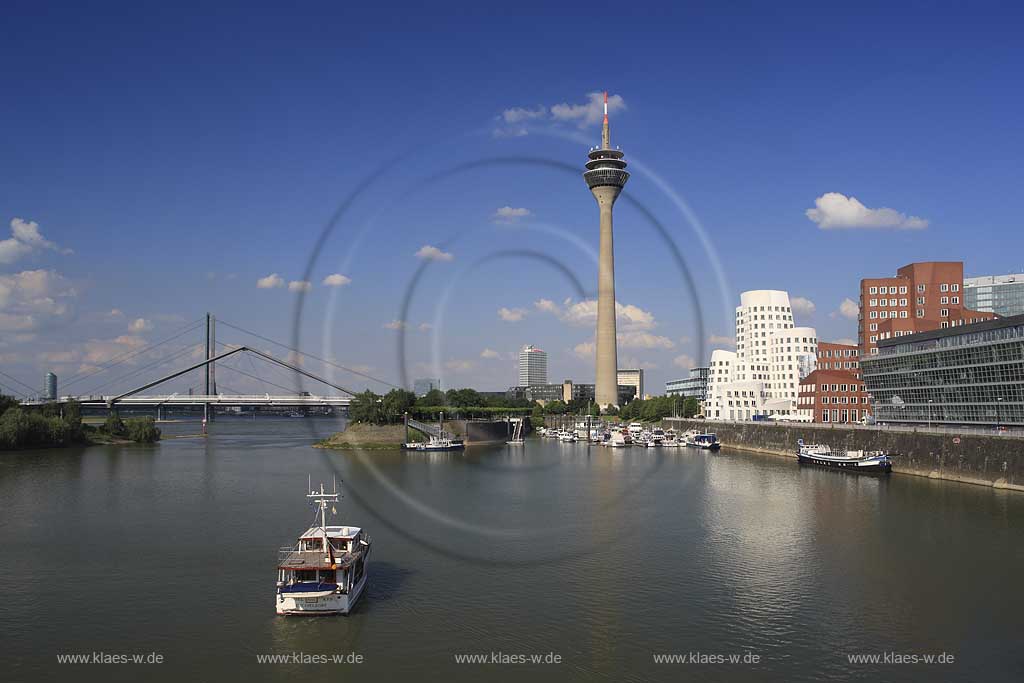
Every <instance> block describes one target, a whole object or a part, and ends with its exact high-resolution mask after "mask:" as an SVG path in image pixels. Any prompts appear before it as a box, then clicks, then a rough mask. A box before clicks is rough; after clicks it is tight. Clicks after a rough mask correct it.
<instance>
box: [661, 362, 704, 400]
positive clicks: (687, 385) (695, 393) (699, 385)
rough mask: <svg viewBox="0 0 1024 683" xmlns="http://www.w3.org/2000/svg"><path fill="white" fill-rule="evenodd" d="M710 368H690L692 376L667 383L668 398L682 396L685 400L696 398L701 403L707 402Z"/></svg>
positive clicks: (666, 392)
mask: <svg viewBox="0 0 1024 683" xmlns="http://www.w3.org/2000/svg"><path fill="white" fill-rule="evenodd" d="M710 372H711V368H710V367H704V368H690V376H689V377H687V378H685V379H673V380H669V381H668V382H665V394H666V395H667V396H682V397H683V398H695V399H697V400H698V401H700V402H701V403H704V401H705V400H707V393H708V376H709V374H710Z"/></svg>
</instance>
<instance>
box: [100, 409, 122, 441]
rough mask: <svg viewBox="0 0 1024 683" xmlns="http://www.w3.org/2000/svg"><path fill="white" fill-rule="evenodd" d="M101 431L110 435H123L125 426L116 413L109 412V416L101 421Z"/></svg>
mask: <svg viewBox="0 0 1024 683" xmlns="http://www.w3.org/2000/svg"><path fill="white" fill-rule="evenodd" d="M103 431H105V432H106V433H107V434H110V435H111V436H124V433H125V426H124V422H123V421H122V420H121V418H120V417H119V416H118V414H117V413H111V414H110V416H109V417H108V418H107V419H106V421H105V422H104V423H103Z"/></svg>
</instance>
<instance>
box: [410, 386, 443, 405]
mask: <svg viewBox="0 0 1024 683" xmlns="http://www.w3.org/2000/svg"><path fill="white" fill-rule="evenodd" d="M416 405H418V406H426V407H431V408H434V407H437V406H443V405H445V397H444V392H443V391H441V390H440V389H431V390H430V391H428V392H427V393H425V394H424V395H423V396H420V397H419V398H418V399H416Z"/></svg>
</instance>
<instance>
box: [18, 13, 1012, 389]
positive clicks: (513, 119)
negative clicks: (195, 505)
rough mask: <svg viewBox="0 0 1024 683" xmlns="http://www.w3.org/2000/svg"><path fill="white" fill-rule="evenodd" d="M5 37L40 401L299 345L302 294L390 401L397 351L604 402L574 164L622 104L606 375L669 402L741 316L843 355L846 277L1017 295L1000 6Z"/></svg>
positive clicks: (33, 23) (427, 19)
mask: <svg viewBox="0 0 1024 683" xmlns="http://www.w3.org/2000/svg"><path fill="white" fill-rule="evenodd" d="M5 8H6V9H5V19H6V20H5V25H6V28H7V31H5V37H4V40H3V41H0V53H2V54H0V57H2V60H3V63H4V65H5V68H4V69H3V71H2V73H0V83H2V85H3V91H4V93H5V98H4V117H3V126H2V133H0V135H2V149H3V157H4V163H3V164H2V165H0V219H2V222H0V367H2V369H3V371H4V372H5V373H7V374H8V375H11V376H14V377H16V378H17V379H19V380H21V381H22V382H25V383H27V384H29V385H30V386H33V387H34V386H37V385H39V384H40V383H41V376H42V373H43V372H45V371H46V370H47V369H54V370H55V371H56V372H57V373H58V374H59V375H60V376H62V377H73V376H75V375H80V374H83V373H85V374H88V373H90V372H92V370H91V368H93V367H99V366H101V365H102V364H103V363H104V362H105V361H107V360H108V359H109V358H112V357H117V356H119V354H124V353H126V352H130V351H131V350H132V349H136V348H142V347H143V346H144V345H145V343H148V342H152V341H156V340H159V339H162V338H164V337H165V336H168V335H170V334H172V333H174V332H175V331H176V330H178V329H180V328H181V327H182V325H184V324H186V323H187V322H189V321H191V320H194V319H197V318H199V317H200V316H201V315H202V314H203V313H204V312H205V311H206V310H211V311H213V312H214V313H216V314H217V315H218V316H219V317H221V318H222V319H224V320H227V321H229V322H232V323H234V324H237V325H239V326H242V327H245V328H248V329H251V330H255V331H257V332H259V333H261V334H263V335H265V336H267V337H271V338H274V339H280V340H282V341H288V340H290V339H292V338H293V321H294V319H295V311H296V304H297V301H298V298H299V292H296V291H290V290H289V286H288V283H290V282H302V281H305V280H306V275H305V272H306V269H307V268H312V270H311V273H310V275H309V277H308V280H309V282H310V285H309V289H308V291H306V292H305V294H304V296H305V300H304V305H303V309H302V310H303V316H302V320H301V322H300V324H299V328H298V333H299V339H300V342H301V344H302V347H303V348H304V349H306V350H309V351H312V352H313V353H315V354H316V355H319V356H321V357H329V358H333V359H335V360H336V361H337V362H339V363H342V364H345V365H348V366H353V367H360V368H361V369H363V370H364V371H369V372H370V374H372V375H374V376H377V377H381V378H383V379H387V380H389V381H392V382H396V383H397V382H398V381H399V378H400V377H401V369H400V368H401V367H402V365H403V363H402V362H401V361H400V354H399V352H398V344H397V336H398V335H399V334H405V341H406V344H405V353H404V366H405V368H406V372H407V378H408V379H409V380H410V381H411V379H413V378H414V377H418V376H431V375H435V374H441V375H442V376H443V377H444V381H445V383H446V385H448V386H462V385H472V386H476V387H478V388H482V389H499V388H504V387H506V386H508V385H509V384H511V383H513V380H514V363H513V362H512V360H511V358H512V354H513V352H514V351H515V350H516V349H517V348H518V347H520V346H521V345H523V344H526V343H533V344H536V345H538V346H540V347H542V348H544V349H546V350H547V351H548V352H549V354H550V360H549V364H550V366H551V379H552V381H557V380H561V379H563V378H567V377H572V378H575V379H577V380H578V381H592V377H593V368H592V360H591V358H590V350H589V347H588V342H590V341H591V339H592V334H593V330H592V323H593V320H592V316H591V308H590V307H589V306H588V304H587V303H586V300H587V298H588V296H592V295H593V292H592V291H590V290H591V289H592V288H593V284H594V281H595V280H596V266H595V265H594V263H593V260H592V252H593V250H594V249H596V246H597V211H596V205H595V204H594V201H593V199H592V197H590V195H589V193H588V192H587V190H586V187H585V185H584V183H583V180H582V178H581V177H580V176H579V175H578V173H573V172H571V171H572V168H568V169H567V168H565V167H566V166H568V167H574V168H575V169H576V170H582V164H583V162H584V161H585V155H586V151H587V148H588V146H589V145H592V144H596V143H597V142H598V141H599V124H598V122H597V119H596V117H595V116H594V114H595V112H596V109H595V105H594V101H593V100H592V97H591V94H592V93H597V92H599V91H601V90H604V89H607V90H608V91H609V92H610V93H611V94H612V96H613V105H614V106H613V111H612V138H613V142H614V143H615V144H618V145H621V146H622V148H623V150H624V151H625V152H626V158H627V160H629V161H630V162H631V166H630V170H631V171H633V177H632V178H631V180H630V182H629V185H628V187H627V190H626V195H627V197H624V198H623V199H622V200H620V202H619V204H618V205H617V207H616V259H617V261H616V266H617V284H618V292H617V295H618V296H617V298H618V300H619V301H620V303H621V304H622V305H623V307H624V308H623V316H622V318H621V324H620V331H621V332H622V333H623V339H622V340H620V350H619V356H620V366H627V365H637V364H639V365H641V366H643V367H646V368H647V369H648V382H649V387H650V389H652V390H655V391H658V392H660V391H661V390H662V388H663V383H664V381H665V380H666V379H669V378H672V377H676V376H682V375H685V367H686V366H688V365H689V364H690V363H692V362H695V361H702V360H706V356H707V354H708V353H709V352H710V349H711V348H714V347H715V345H716V344H723V343H727V342H725V341H724V340H723V339H722V338H725V337H729V336H731V335H732V329H731V320H730V316H731V310H732V307H733V306H735V305H736V302H737V298H738V293H739V292H740V291H743V290H745V289H756V288H778V289H786V290H788V291H789V292H790V294H791V295H792V296H794V297H797V296H799V297H803V298H805V299H806V300H807V301H808V302H809V303H804V304H803V309H802V311H801V312H800V313H798V316H797V319H798V322H802V323H804V324H810V325H814V326H816V327H817V328H818V330H819V336H820V337H821V338H823V339H842V338H851V337H853V336H854V335H855V329H856V323H855V321H853V320H850V319H849V318H848V317H845V316H844V315H843V314H842V313H841V312H840V310H841V304H842V302H843V300H844V299H846V298H848V297H849V298H851V299H853V298H856V290H857V284H858V281H859V279H860V278H861V277H864V276H869V275H884V274H888V273H891V272H894V271H895V269H896V268H897V267H899V266H901V265H903V264H905V263H909V262H912V261H915V260H930V259H949V260H956V259H961V260H963V261H965V269H966V272H967V273H968V274H990V273H1003V272H1008V271H1014V272H1020V271H1021V270H1022V268H1024V258H1022V257H1021V254H1022V252H1024V250H1022V246H1024V244H1022V242H1024V237H1022V236H1021V230H1020V222H1019V219H1018V215H1019V209H1018V202H1017V201H1016V197H1017V194H1018V192H1019V189H1018V188H1019V185H1020V182H1021V174H1020V172H1019V160H1020V159H1021V158H1022V156H1024V154H1022V153H1024V133H1022V128H1021V126H1020V123H1019V122H1020V118H1021V116H1020V113H1021V105H1022V103H1024V102H1022V100H1024V95H1022V94H1021V88H1020V87H1019V81H1020V73H1021V70H1022V66H1024V64H1022V61H1024V60H1022V50H1021V48H1020V45H1019V43H1020V41H1019V35H1018V31H1019V26H1020V25H1021V18H1022V17H1021V10H1020V9H1019V8H1018V7H1015V6H1013V5H1012V4H1009V3H1006V4H989V5H985V4H980V3H974V4H972V5H971V6H970V7H967V6H958V5H953V4H950V5H946V4H939V5H937V4H935V3H916V4H910V3H907V4H901V5H899V6H892V4H891V3H890V4H884V3H878V4H872V3H861V4H858V5H857V6H856V7H852V6H839V5H836V6H831V7H830V6H827V5H825V4H822V3H814V4H806V5H802V6H801V5H798V4H796V3H786V4H784V5H768V4H764V3H749V4H748V3H732V4H729V5H727V6H723V5H721V4H720V3H708V4H706V5H701V4H696V3H691V4H687V5H685V6H684V5H681V4H679V3H665V4H641V5H634V6H631V7H630V9H629V11H628V12H627V11H626V10H625V8H624V6H622V5H621V3H615V4H604V3H599V2H587V3H578V4H576V3H560V4H559V6H558V7H557V8H551V7H548V6H547V4H545V3H519V4H516V5H515V6H513V7H509V8H507V9H506V10H505V11H503V12H501V13H498V12H496V11H492V10H489V9H486V8H482V7H479V6H475V5H470V4H468V3H467V4H466V5H464V6H459V5H454V4H445V3H432V4H429V5H420V4H410V5H408V6H399V5H389V6H387V7H384V8H381V9H373V8H367V7H350V6H341V5H339V4H338V3H323V4H314V3H304V4H303V5H302V6H301V7H300V8H298V9H295V8H287V9H286V8H284V7H283V6H281V5H280V4H274V5H271V4H267V5H265V6H263V7H254V6H251V5H238V6H235V7H230V6H227V5H222V6H221V7H220V8H217V9H211V8H210V7H207V6H204V5H200V4H196V5H193V6H186V5H184V4H175V5H173V6H170V5H158V4H152V3H133V4H123V5H117V4H106V5H104V6H103V7H89V8H85V7H81V6H78V5H75V4H69V5H66V6H64V7H61V6H59V5H54V4H48V5H46V6H43V5H40V4H38V3H17V2H15V3H8V4H7V5H6V6H5ZM378 172H379V173H378ZM375 174H376V175H375ZM371 180H372V182H369V181H371ZM666 189H667V191H666ZM356 190H358V192H356V197H355V199H354V201H352V203H351V204H350V205H349V206H348V207H347V210H346V211H345V212H344V214H343V215H342V216H341V218H340V220H338V221H337V222H336V224H335V225H334V229H333V231H332V232H331V233H330V236H329V237H328V239H327V240H326V242H325V243H324V244H323V247H322V248H321V249H319V250H317V249H316V244H317V239H318V237H319V236H320V235H321V234H322V233H323V231H324V230H325V227H326V226H328V225H329V224H330V222H331V219H332V216H335V215H336V212H337V211H338V210H339V207H340V206H341V205H342V204H343V202H345V200H346V198H348V197H349V196H350V195H351V194H352V193H353V192H355V191H356ZM829 193H835V194H829ZM819 198H822V204H821V206H820V207H818V208H819V211H820V213H818V214H815V215H816V216H817V218H818V220H817V222H816V221H814V220H812V219H811V218H810V217H808V215H807V211H808V209H812V208H815V206H816V204H815V202H816V200H819ZM851 198H856V200H857V201H858V202H859V203H860V205H858V204H856V203H854V201H853V200H852V199H851ZM675 199H679V200H681V202H682V203H677V202H676V201H675ZM684 205H685V207H688V211H689V214H687V212H686V211H683V210H681V206H684ZM861 205H862V206H861ZM502 207H508V208H509V209H519V210H520V211H506V212H505V213H506V214H509V215H498V214H497V211H498V209H500V208H502ZM884 208H888V209H891V210H892V211H891V212H880V211H879V210H880V209H884ZM523 210H525V211H523ZM647 215H651V216H654V217H655V219H656V220H657V221H658V222H659V223H660V224H661V225H662V226H663V227H664V229H665V230H666V231H667V233H668V234H669V236H670V237H671V240H672V241H673V242H674V243H675V244H676V245H677V248H678V249H679V250H680V251H681V253H682V254H683V256H684V261H685V264H686V267H687V269H688V271H689V273H690V279H691V280H692V282H694V283H695V285H696V290H697V291H696V297H697V299H698V300H699V301H700V307H699V310H698V309H697V308H695V307H694V306H693V305H692V304H691V301H692V300H693V295H694V293H693V292H691V291H689V290H688V288H687V286H686V284H685V283H686V280H685V279H684V278H683V276H682V274H681V272H680V268H679V264H678V263H676V262H675V261H674V260H673V258H672V257H671V254H670V252H669V251H668V249H667V246H666V243H665V241H664V240H663V239H662V237H661V236H660V235H659V233H658V232H657V230H656V229H655V228H654V227H653V226H652V224H651V223H650V222H649V221H648V220H647V219H646V216H647ZM691 218H696V221H697V222H698V224H699V225H700V226H701V227H702V230H703V232H704V235H705V236H706V240H707V241H706V243H705V242H704V241H702V239H701V237H700V234H699V232H698V230H697V229H696V227H695V223H694V222H693V221H692V220H691ZM915 218H917V219H919V220H914V219H915ZM16 219H17V221H16ZM925 222H926V223H927V224H926V225H925ZM922 226H924V227H922ZM8 230H11V234H10V235H9V234H8V233H7V231H8ZM706 245H710V249H709V248H707V246H706ZM424 246H430V247H433V248H434V249H435V250H436V251H432V250H430V249H428V250H427V251H426V252H423V253H422V254H421V256H422V255H423V254H425V255H427V256H433V257H434V258H426V259H425V258H421V257H418V256H417V253H418V252H420V250H421V248H423V247H424ZM446 254H447V255H450V258H447V257H446V256H445V255H446ZM439 256H440V258H438V257H439ZM716 260H717V262H718V263H720V266H721V268H720V271H718V270H716V268H715V265H714V264H715V262H716ZM421 267H422V268H423V272H422V275H421V276H420V277H419V278H418V279H415V280H414V278H415V276H416V273H417V271H418V269H420V268H421ZM272 274H276V275H277V276H278V278H279V279H280V282H281V286H269V287H263V288H261V287H258V286H257V282H258V281H259V280H260V279H261V278H268V277H269V276H271V275H272ZM332 274H337V275H342V276H344V277H343V278H334V280H333V281H334V282H335V283H336V286H327V285H324V284H322V283H323V281H324V278H326V277H327V276H329V275H332ZM574 279H575V280H577V281H578V282H579V283H582V286H583V289H584V291H582V292H581V291H578V290H577V288H576V287H575V285H574V283H573V280H574ZM277 283H278V280H277V279H274V278H271V279H269V280H265V281H264V284H268V285H276V284H277ZM302 287H303V285H301V284H297V285H294V286H293V287H292V289H295V288H302ZM407 292H411V294H410V295H409V308H408V311H407V312H405V313H403V299H404V297H405V296H406V293H407ZM567 300H568V301H567ZM811 303H813V310H812V308H811V306H810V304H811ZM500 309H506V310H505V311H504V312H500ZM846 311H847V313H849V307H847V308H846ZM403 316H404V318H405V319H404V320H399V319H400V318H402V317H403ZM140 321H141V322H140ZM395 321H399V322H400V323H401V324H398V323H395ZM400 326H404V329H402V330H399V329H393V328H397V327H400ZM222 338H223V339H224V340H225V341H227V342H234V343H241V342H242V341H243V339H242V337H241V336H240V335H237V334H235V335H234V336H232V335H231V334H229V332H228V330H227V328H225V329H224V330H223V334H222ZM198 341H199V337H198V335H193V336H192V337H189V336H187V335H186V336H185V337H183V338H181V339H180V340H177V341H175V342H174V343H170V344H168V345H167V347H166V348H165V350H171V351H174V350H176V349H178V348H179V347H180V348H184V347H185V345H186V343H192V344H196V343H198ZM266 348H269V347H266ZM702 356H703V358H702ZM157 358H158V356H153V357H152V359H150V357H149V356H146V355H145V354H142V355H140V357H139V358H132V359H130V360H129V361H127V362H125V363H123V364H122V365H121V366H119V368H118V369H119V370H123V371H124V373H123V374H127V373H129V372H134V371H137V374H136V375H135V377H136V378H145V377H148V376H149V375H147V374H146V373H147V372H149V371H147V370H143V369H142V368H143V366H145V365H148V364H150V363H152V362H153V361H155V360H156V359H157ZM307 362H310V368H311V369H314V370H316V369H319V368H317V367H316V364H315V363H313V362H311V361H307ZM172 365H173V363H169V364H167V365H165V366H163V367H161V366H155V367H154V368H152V372H157V371H159V370H161V369H170V367H172ZM239 367H246V368H248V365H239ZM253 369H254V368H248V371H249V372H252V371H253ZM334 376H335V378H336V379H337V380H338V381H340V382H342V383H343V384H346V385H351V386H353V387H357V388H361V387H362V386H363V385H364V383H363V381H362V380H361V379H359V378H356V377H352V376H348V375H346V374H345V373H343V372H340V371H339V372H337V373H336V374H335V375H334ZM102 377H106V375H97V378H96V381H95V382H94V381H92V380H90V379H86V380H81V381H79V382H78V383H77V384H76V385H75V387H73V388H74V389H75V390H82V391H89V390H91V389H93V388H98V387H99V386H100V382H99V379H100V378H102ZM228 377H229V375H228V374H223V375H222V378H223V381H224V383H225V384H227V382H228ZM275 377H276V379H275V381H278V382H280V381H281V380H282V378H281V377H280V376H275ZM115 379H116V378H115ZM131 381H133V380H132V378H130V377H129V378H128V379H126V380H124V382H125V385H124V386H125V388H130V383H131ZM190 381H191V382H192V383H193V384H194V378H191V379H186V380H182V382H181V383H180V386H176V387H175V388H177V389H183V388H184V387H185V386H187V385H188V384H189V382H190ZM0 384H2V385H3V386H4V387H9V386H11V381H10V380H8V379H7V378H5V377H0ZM115 384H116V382H115ZM234 385H238V388H239V389H248V388H250V386H252V387H255V385H253V384H252V380H249V379H248V378H245V377H243V376H237V377H235V378H234V380H233V381H232V382H231V384H230V385H228V386H234ZM371 386H374V387H375V388H385V387H382V386H380V385H371ZM14 388H16V389H21V390H22V391H25V389H24V387H21V386H20V385H17V384H15V385H14ZM109 388H113V387H109Z"/></svg>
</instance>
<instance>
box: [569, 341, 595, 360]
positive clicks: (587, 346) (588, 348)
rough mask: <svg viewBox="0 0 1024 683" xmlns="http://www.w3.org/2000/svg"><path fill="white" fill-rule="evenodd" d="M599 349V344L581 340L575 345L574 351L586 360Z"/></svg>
mask: <svg viewBox="0 0 1024 683" xmlns="http://www.w3.org/2000/svg"><path fill="white" fill-rule="evenodd" d="M596 350H597V345H596V344H594V342H592V341H588V342H581V343H579V344H577V345H576V346H574V347H573V349H572V352H573V353H575V354H576V355H577V356H579V357H580V358H583V359H584V360H587V359H592V358H593V357H594V353H595V351H596Z"/></svg>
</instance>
